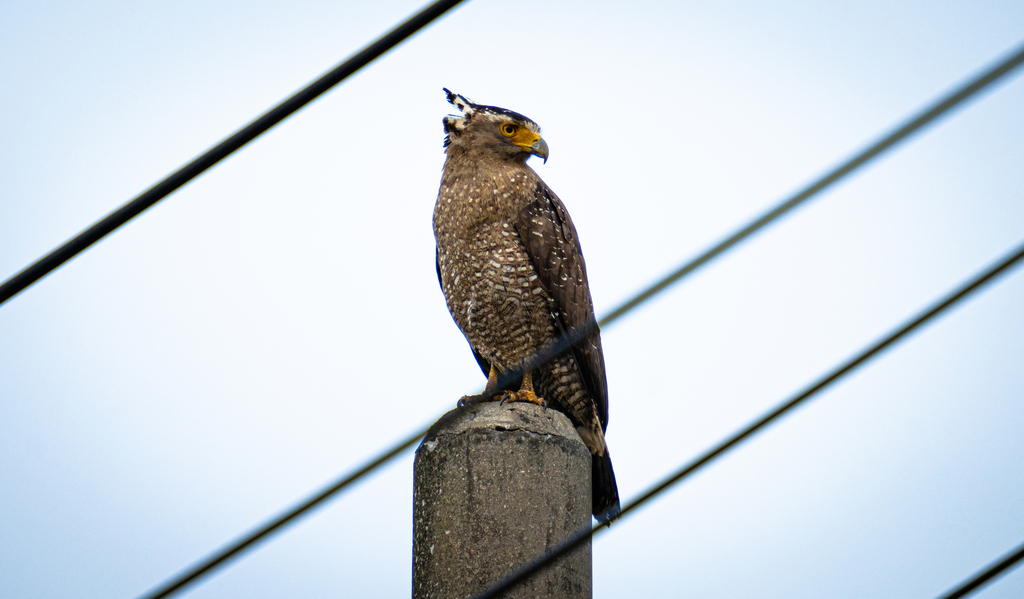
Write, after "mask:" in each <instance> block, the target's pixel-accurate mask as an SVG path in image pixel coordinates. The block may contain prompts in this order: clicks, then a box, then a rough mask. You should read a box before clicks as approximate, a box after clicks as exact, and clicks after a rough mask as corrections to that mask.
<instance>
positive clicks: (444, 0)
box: [0, 0, 463, 305]
mask: <svg viewBox="0 0 1024 599" xmlns="http://www.w3.org/2000/svg"><path fill="white" fill-rule="evenodd" d="M461 2H463V0H437V1H436V2H434V3H433V4H431V5H429V6H427V7H425V8H423V9H422V10H421V11H420V12H418V13H416V14H414V15H413V16H411V17H409V18H408V19H407V20H406V21H405V22H403V23H401V24H400V25H398V26H397V27H395V28H394V29H392V30H391V31H389V32H387V33H385V34H384V35H383V36H381V37H380V38H378V39H377V41H375V42H373V43H372V44H370V45H369V46H366V47H365V48H363V49H362V50H360V51H359V52H356V53H355V54H353V55H352V56H351V57H349V58H348V60H346V61H345V62H343V63H341V64H339V65H338V66H336V67H334V68H333V69H331V70H330V71H328V72H327V73H326V74H324V75H322V76H321V77H320V78H319V79H317V80H316V81H313V82H312V83H310V84H309V85H307V86H306V87H304V88H302V89H301V90H299V91H297V92H296V93H295V94H294V95H292V96H291V97H290V98H288V99H286V100H284V101H283V102H281V103H280V104H278V105H277V106H275V107H273V108H271V109H270V110H268V111H267V112H265V113H263V115H262V116H260V117H258V118H257V119H256V120H254V121H252V122H251V123H249V124H248V125H246V126H245V127H242V128H241V129H239V130H238V131H236V132H235V133H233V134H232V135H231V136H230V137H228V138H226V139H224V140H223V141H221V142H220V143H218V144H217V145H215V146H214V147H212V148H210V149H209V150H207V151H206V152H205V153H204V154H202V155H201V156H199V157H198V158H196V159H195V160H193V161H192V162H189V163H188V164H186V165H185V166H183V167H181V168H179V169H178V170H177V171H175V172H173V173H171V174H170V175H168V176H167V177H166V178H164V179H163V180H162V181H160V182H159V183H157V184H156V185H154V186H153V187H150V188H149V189H147V190H146V191H144V192H142V193H141V194H139V195H138V196H136V197H135V198H134V199H133V200H131V201H129V202H128V203H127V204H125V205H123V206H121V207H120V208H118V209H117V210H115V211H113V212H111V213H110V214H108V215H107V216H105V217H104V218H103V219H101V220H99V221H98V222H96V223H95V224H93V225H92V226H91V227H89V228H88V229H86V230H84V231H82V232H81V233H79V234H78V235H76V236H75V237H73V238H71V239H70V240H68V241H67V242H65V243H64V245H62V246H60V247H58V248H57V249H55V250H53V251H52V252H50V253H49V254H47V255H45V256H43V257H42V258H40V259H39V260H37V261H36V262H34V263H33V264H31V265H29V266H28V267H26V268H25V269H24V270H22V271H21V272H19V273H18V274H16V275H14V276H13V277H11V278H10V279H7V280H6V281H4V283H3V284H2V285H0V305H2V304H3V303H4V302H6V301H7V300H9V299H11V298H12V297H14V296H15V295H17V294H18V293H20V292H21V291H23V290H24V289H25V288H27V287H28V286H30V285H32V284H33V283H35V282H36V281H38V280H39V279H41V278H43V277H45V276H46V275H48V274H49V273H50V272H51V271H53V270H55V269H56V268H58V267H60V266H61V265H62V264H64V263H65V262H67V261H68V260H70V259H72V258H74V257H75V256H77V255H78V254H79V253H80V252H82V251H84V250H86V249H87V248H88V247H89V246H91V245H92V244H94V243H96V242H97V241H99V240H100V239H103V238H104V237H106V236H107V235H109V234H110V233H112V232H113V231H114V230H115V229H117V228H118V227H120V226H121V225H123V224H125V223H127V222H128V221H130V220H131V219H133V218H135V217H136V216H138V215H139V214H142V212H144V211H145V210H147V209H148V208H150V207H152V206H153V205H154V204H156V203H157V202H159V201H160V200H162V199H164V198H165V197H167V196H169V195H170V194H172V193H174V192H175V191H176V190H177V189H178V188H180V187H181V186H183V185H185V184H186V183H188V182H189V181H191V180H192V179H194V178H196V177H198V176H199V175H200V174H202V173H203V172H204V171H206V170H207V169H209V168H210V167H212V166H214V165H215V164H217V163H218V162H220V161H221V160H223V159H225V158H227V157H228V156H229V155H230V154H232V153H233V152H235V151H236V150H238V149H239V148H241V147H242V146H244V145H245V144H247V143H249V142H250V141H252V140H254V139H256V138H257V137H259V136H260V135H262V134H263V133H265V132H266V131H267V130H269V129H270V128H271V127H273V126H274V125H277V124H278V123H280V122H281V121H283V120H284V119H286V118H288V117H289V116H291V115H292V114H294V113H295V112H297V111H298V110H299V109H301V108H302V107H304V106H305V105H306V104H309V103H310V102H312V101H313V100H315V99H316V98H318V97H319V96H321V95H322V94H324V93H325V92H326V91H327V90H329V89H331V88H332V87H334V86H335V85H337V84H339V83H341V82H342V81H344V80H345V79H346V78H348V77H349V76H350V75H352V74H353V73H355V72H356V71H358V70H359V69H361V68H363V67H364V66H366V65H367V64H369V63H370V62H372V61H373V60H375V59H377V58H378V57H380V56H381V55H382V54H384V53H385V52H387V51H388V50H390V49H391V48H394V47H395V46H397V45H398V44H400V43H401V42H403V41H405V39H406V38H408V37H409V36H411V35H412V34H414V33H416V32H417V31H419V30H420V29H422V28H424V27H426V26H427V25H429V24H430V23H431V22H432V21H434V20H435V19H437V18H438V17H440V16H441V15H443V14H444V13H446V12H448V11H449V10H451V9H452V8H454V7H455V6H456V5H458V4H460V3H461Z"/></svg>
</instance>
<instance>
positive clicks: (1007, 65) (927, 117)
mask: <svg viewBox="0 0 1024 599" xmlns="http://www.w3.org/2000/svg"><path fill="white" fill-rule="evenodd" d="M1022 62H1024V44H1022V45H1021V46H1020V47H1018V48H1017V49H1016V50H1013V51H1012V52H1011V53H1010V54H1009V55H1008V56H1007V57H1006V58H1004V59H1002V60H1000V61H999V62H997V63H996V64H994V65H992V66H990V67H989V68H987V69H985V70H984V71H982V72H981V73H980V74H978V75H975V76H974V77H973V78H972V79H970V80H968V81H967V82H966V83H963V84H961V85H960V87H958V88H956V89H954V90H953V91H951V92H949V93H947V94H946V95H945V96H943V97H942V98H940V99H939V100H936V101H935V102H934V103H932V104H931V105H930V106H928V107H927V108H925V109H923V110H921V111H920V112H918V113H917V114H916V115H914V116H912V117H911V118H909V119H907V120H906V121H904V122H903V124H901V125H899V126H898V127H897V128H896V129H894V130H892V131H891V132H890V133H888V134H886V135H885V136H884V137H882V138H881V139H879V140H878V141H876V142H875V143H873V144H871V145H870V146H868V147H867V148H865V149H864V150H862V151H860V152H859V153H857V154H855V155H854V156H852V157H851V158H849V159H847V160H846V161H845V162H843V163H842V164H840V165H839V166H837V167H835V168H834V169H832V170H831V171H829V172H828V173H826V174H825V175H824V176H822V177H821V178H819V179H818V180H817V181H815V182H813V183H811V184H810V185H808V186H807V187H805V188H804V189H802V190H800V191H799V192H797V193H796V194H795V195H793V196H792V197H790V198H787V199H786V200H785V201H784V202H782V203H781V204H779V205H778V206H776V207H774V208H772V209H771V210H769V211H768V212H765V213H764V214H762V215H761V216H760V217H758V218H757V219H755V220H754V221H752V222H751V223H750V224H748V225H747V226H745V227H743V228H742V229H739V230H738V231H736V232H735V233H733V234H732V235H730V236H728V237H726V238H725V239H723V240H722V241H720V242H718V243H717V244H715V245H714V246H712V247H711V248H710V249H708V250H706V251H705V252H704V253H703V254H701V255H700V256H697V257H696V258H694V259H693V260H691V261H689V262H687V263H686V264H684V265H682V266H680V267H679V268H678V269H676V270H675V271H673V272H672V273H670V274H669V275H667V276H666V277H664V278H663V279H661V280H660V281H658V282H657V283H655V284H654V285H651V286H650V287H648V288H647V289H646V290H644V291H643V292H642V293H639V294H637V295H636V296H635V297H633V298H632V299H630V300H629V301H627V302H625V303H623V304H622V305H621V306H619V307H618V308H616V309H614V310H612V312H611V313H610V314H608V315H607V316H605V317H604V318H603V319H602V320H601V323H600V324H601V325H605V324H608V323H610V322H612V321H615V320H617V319H618V318H619V317H621V316H622V315H624V314H625V313H627V312H629V311H630V310H632V309H633V308H635V307H637V306H638V305H640V304H642V303H644V302H646V301H647V300H649V299H650V298H651V297H653V296H655V295H657V294H658V293H660V292H661V291H662V290H664V289H665V288H666V287H669V286H670V285H672V284H673V283H675V282H676V281H678V280H679V279H681V278H682V277H684V276H686V275H688V274H690V273H691V272H693V271H695V270H697V269H698V268H700V267H701V266H703V265H704V264H705V263H707V262H710V261H711V260H714V259H715V258H717V257H718V256H719V254H722V253H724V252H725V251H727V250H729V249H731V248H732V247H733V246H735V245H736V244H738V243H739V242H741V241H743V240H744V239H746V238H747V237H749V236H750V235H752V234H754V233H756V232H757V231H758V230H759V229H761V228H763V227H765V226H766V225H768V224H769V223H771V222H772V221H774V220H775V219H777V218H779V217H780V216H782V215H784V214H785V213H787V212H789V211H790V210H792V209H793V208H796V207H797V206H799V205H800V204H802V203H804V202H806V201H807V200H809V199H811V198H812V197H814V196H816V195H817V194H818V193H820V192H821V191H823V190H825V189H826V188H828V187H831V186H832V184H834V183H836V182H837V181H839V180H840V179H842V178H843V177H845V176H846V175H849V174H850V173H852V172H853V171H855V170H857V169H858V168H860V167H861V166H863V165H864V164H866V163H868V162H870V161H871V160H872V159H874V158H876V157H878V156H879V155H880V154H882V153H884V152H885V151H886V150H888V149H889V148H892V147H893V146H895V145H896V144H898V143H900V142H901V141H903V140H904V139H906V138H908V137H910V136H911V135H913V134H914V133H917V132H918V131H920V130H921V129H922V128H924V127H925V126H926V125H929V124H931V123H932V122H934V121H935V120H936V119H938V118H939V117H941V116H944V115H945V114H946V113H948V112H949V111H951V110H952V109H954V108H956V107H958V106H959V105H961V104H963V102H964V101H965V100H967V99H968V98H970V97H971V96H973V95H975V94H977V93H978V92H980V91H982V90H983V89H985V88H987V87H988V86H990V85H991V84H993V83H995V82H996V81H998V80H999V79H1001V78H1002V77H1004V76H1006V75H1007V74H1009V73H1010V72H1011V71H1013V70H1014V69H1016V68H1017V67H1019V66H1020V65H1021V63H1022Z"/></svg>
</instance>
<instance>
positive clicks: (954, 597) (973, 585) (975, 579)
mask: <svg viewBox="0 0 1024 599" xmlns="http://www.w3.org/2000/svg"><path fill="white" fill-rule="evenodd" d="M1022 559H1024V544H1021V545H1019V546H1018V547H1017V548H1016V549H1014V550H1013V551H1011V552H1010V553H1008V554H1006V555H1005V556H1003V557H1002V558H1001V559H999V561H997V562H995V563H993V564H990V565H989V566H988V567H986V568H985V569H984V570H982V571H981V572H978V573H977V574H975V575H974V576H972V577H971V578H970V579H969V580H965V581H963V582H962V583H960V585H959V586H957V587H956V588H955V589H950V590H949V591H948V592H947V593H946V594H945V595H942V596H941V597H939V598H938V599H960V597H966V596H968V595H971V594H973V593H974V591H976V590H978V589H980V588H981V587H983V586H985V585H986V584H988V583H990V582H992V580H994V579H995V578H998V577H999V576H1002V575H1003V574H1005V573H1006V572H1007V571H1008V570H1010V569H1012V568H1014V567H1016V566H1017V565H1018V562H1019V561H1020V560H1022Z"/></svg>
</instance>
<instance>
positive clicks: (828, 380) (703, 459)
mask: <svg viewBox="0 0 1024 599" xmlns="http://www.w3.org/2000/svg"><path fill="white" fill-rule="evenodd" d="M1022 258H1024V243H1021V244H1020V245H1019V246H1017V248H1016V249H1014V250H1013V251H1012V252H1010V253H1009V254H1008V255H1006V256H1005V257H1003V258H1001V259H1000V260H999V261H998V262H996V263H994V264H993V265H991V266H989V267H988V268H986V269H985V270H984V271H982V272H981V273H980V274H978V275H976V276H975V277H973V278H971V279H970V280H969V281H967V282H966V283H964V284H963V285H961V286H960V287H959V288H957V289H955V290H953V291H951V292H950V293H948V294H947V295H946V296H945V297H943V298H941V299H939V300H937V301H936V302H935V303H933V304H932V305H931V306H930V307H928V308H926V309H925V310H924V311H922V312H920V313H919V314H918V315H917V316H914V317H913V318H911V319H910V320H908V321H907V322H905V323H904V324H903V325H901V326H899V327H898V328H896V329H895V330H893V331H892V332H891V333H889V334H887V335H886V336H884V337H882V338H881V339H880V340H878V341H876V342H875V343H874V344H872V345H871V346H869V347H868V348H867V349H865V350H863V351H862V352H861V353H859V354H857V355H856V356H854V357H853V358H851V359H850V360H848V361H847V362H845V363H844V364H842V365H840V366H838V367H836V368H835V369H834V370H832V371H831V372H829V373H828V374H826V375H825V376H823V377H822V378H820V379H818V380H817V381H815V382H814V383H812V384H811V385H809V386H807V387H806V388H805V389H804V390H803V391H801V392H799V393H797V394H796V395H795V396H794V397H792V398H791V399H789V400H787V401H785V402H783V403H782V404H780V405H779V406H778V407H776V408H774V409H773V410H771V411H770V412H768V413H767V414H765V415H763V416H762V417H760V418H758V419H757V420H755V421H754V422H752V423H751V424H749V425H747V426H746V427H744V428H743V429H741V430H740V431H738V432H736V433H734V434H733V435H732V436H730V437H728V438H726V439H725V440H723V441H722V442H720V443H719V444H718V445H716V446H714V447H712V448H711V449H709V450H708V451H707V452H705V453H704V454H702V455H701V456H700V457H698V458H696V459H694V460H693V461H691V462H689V463H687V464H685V465H684V466H683V467H681V468H680V469H679V470H677V471H676V472H674V473H673V474H671V475H669V476H668V477H666V478H665V479H664V480H662V481H661V482H659V483H658V484H656V485H654V486H653V487H651V488H650V489H648V490H647V491H646V492H645V493H644V494H643V495H641V496H639V497H638V498H636V499H634V500H633V501H631V502H630V503H628V504H627V505H626V506H625V507H624V508H622V511H621V512H619V514H618V516H615V517H614V518H613V519H612V520H608V521H605V522H599V524H597V525H595V526H594V527H593V528H591V527H589V526H588V527H584V528H581V529H578V530H576V531H575V532H573V533H571V534H569V535H568V536H566V537H565V538H564V539H562V540H561V541H559V542H558V543H556V544H555V545H553V546H551V547H550V548H549V549H548V550H547V551H545V552H543V553H542V554H540V555H539V556H537V557H535V558H534V559H532V560H530V561H529V562H527V563H526V564H525V565H523V566H520V567H519V568H517V569H516V570H514V571H513V572H512V573H510V574H508V575H506V576H505V577H503V578H501V579H500V580H499V581H498V582H496V583H494V584H492V585H491V586H489V587H487V589H485V590H484V591H483V592H482V593H480V594H479V595H474V598H473V599H490V598H491V597H496V596H497V595H498V594H500V593H502V592H504V591H507V590H508V589H510V588H511V587H512V586H513V585H515V584H516V583H518V582H520V581H522V580H524V579H526V578H528V577H529V576H531V575H532V574H533V573H535V572H536V571H538V570H540V569H541V568H543V567H545V566H547V565H548V564H550V563H551V562H553V561H554V560H556V559H558V558H559V557H560V556H562V555H564V554H566V553H568V552H569V551H572V550H573V549H575V548H576V547H578V546H580V545H582V544H583V543H586V542H587V541H589V540H590V538H591V537H593V536H594V535H595V534H597V533H598V532H599V531H601V530H603V529H604V528H606V527H608V526H610V525H611V522H612V521H614V520H618V519H621V518H623V517H625V516H626V515H627V514H629V513H630V512H632V511H634V510H636V509H637V508H639V507H640V506H642V505H643V504H645V503H647V502H648V501H650V500H651V499H653V498H655V497H657V496H658V495H660V494H661V493H663V492H664V491H665V490H667V489H668V488H670V487H672V486H673V485H675V484H677V483H678V482H679V481H681V480H683V479H684V478H686V477H687V476H689V475H691V474H693V473H694V472H696V471H697V470H700V469H701V468H703V467H704V466H706V465H707V464H709V463H711V462H712V461H714V460H715V459H716V458H718V457H720V456H721V455H722V454H724V453H726V452H727V451H729V450H730V449H732V448H734V447H736V446H737V445H739V444H740V443H742V442H743V441H745V440H747V439H749V438H750V437H751V436H753V435H754V434H755V433H757V432H759V431H760V430H762V429H763V428H765V427H766V426H768V425H769V424H771V423H773V422H775V421H776V420H778V419H779V418H781V417H782V416H783V415H785V414H787V413H789V412H791V411H792V410H793V409H794V408H796V407H797V406H799V405H801V404H803V403H804V402H805V401H807V400H808V399H810V398H811V397H813V396H814V395H815V394H817V393H818V392H819V391H821V390H823V389H825V388H826V387H828V386H830V385H831V384H832V383H834V382H836V381H837V380H839V379H841V378H842V377H844V376H846V375H847V374H849V373H850V372H852V371H854V370H855V369H857V368H858V367H860V366H861V365H863V364H864V363H866V362H867V361H868V360H870V359H871V358H873V357H875V356H876V355H878V354H879V353H881V352H882V351H884V350H885V349H887V348H889V347H890V346H891V345H893V344H894V343H896V342H897V341H899V340H900V339H902V338H903V337H905V336H906V335H908V334H909V333H911V332H913V331H915V330H917V329H918V328H920V327H921V326H922V325H923V324H925V323H926V322H928V321H929V320H931V319H932V318H934V317H935V316H937V315H939V314H941V313H942V312H943V311H945V310H946V309H948V308H949V307H950V306H953V305H954V304H956V303H957V302H959V301H960V300H962V299H963V298H965V297H967V296H968V295H970V294H971V293H972V292H974V291H976V290H977V289H978V288H979V287H981V286H982V285H984V284H985V283H988V282H990V281H991V280H992V279H994V278H995V277H997V276H999V275H1001V274H1004V273H1005V272H1007V270H1008V269H1009V268H1010V267H1011V266H1014V265H1016V264H1017V263H1018V262H1020V260H1021V259H1022ZM598 520H599V521H600V520H601V519H600V518H599V519H598Z"/></svg>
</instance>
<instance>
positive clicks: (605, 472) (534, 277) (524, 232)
mask: <svg viewBox="0 0 1024 599" xmlns="http://www.w3.org/2000/svg"><path fill="white" fill-rule="evenodd" d="M444 91H445V93H446V94H447V95H448V101H449V102H450V103H451V104H453V105H454V106H455V107H456V108H458V109H459V110H460V111H461V113H462V114H461V115H449V116H446V117H445V118H444V130H445V141H444V145H445V153H446V160H445V164H444V172H443V174H442V177H441V189H440V192H439V193H438V196H437V204H436V205H435V207H434V235H435V237H436V240H437V276H438V279H439V281H440V283H441V289H442V291H443V292H444V296H445V299H446V301H447V303H448V310H449V311H450V312H451V314H452V317H453V318H454V319H455V322H456V324H458V326H459V328H460V329H462V332H463V334H465V336H466V339H467V340H468V341H469V345H470V347H471V348H472V350H473V354H474V355H475V357H476V360H477V362H478V363H479V364H480V368H481V369H482V370H483V371H484V374H485V375H487V377H488V378H487V388H486V390H485V392H484V394H483V395H482V396H477V397H475V398H472V397H471V398H465V399H468V400H470V401H473V400H475V399H482V398H486V397H493V396H494V394H495V393H497V392H499V391H504V393H503V394H500V393H499V394H498V395H499V396H503V397H504V399H505V400H506V401H531V402H534V403H544V404H546V405H548V406H549V407H552V408H555V409H557V410H559V411H561V412H563V413H565V414H566V416H568V417H569V420H570V421H571V422H572V423H573V425H574V426H575V427H576V430H577V432H578V433H579V435H580V438H581V439H582V440H583V442H584V444H586V446H587V448H588V449H589V450H590V453H591V454H592V455H593V465H592V473H593V513H594V515H596V516H597V517H598V518H601V519H604V518H607V517H610V516H612V515H614V514H615V513H616V512H617V511H618V507H619V498H618V490H617V487H616V483H615V474H614V472H613V471H612V463H611V458H610V456H609V454H608V447H607V445H606V443H605V438H604V433H605V430H606V428H607V426H608V388H607V383H606V381H605V371H604V356H603V353H602V351H601V336H600V332H598V331H596V330H595V331H594V332H593V333H591V334H590V335H588V336H587V337H585V338H584V339H583V340H581V341H580V342H579V343H577V344H576V345H574V346H573V347H572V348H571V349H570V350H568V351H565V352H563V353H561V354H560V355H558V356H556V357H555V358H553V359H551V360H549V361H548V362H546V363H545V364H543V365H541V366H538V367H537V368H535V369H534V370H533V371H528V372H526V373H525V374H524V375H523V377H522V379H521V381H516V382H515V383H514V384H513V385H510V386H509V388H507V389H498V388H497V387H498V385H499V383H498V376H499V373H503V372H507V371H509V370H511V369H513V368H515V367H516V366H518V365H519V363H520V362H521V361H522V360H523V359H524V358H527V357H528V356H530V355H531V354H533V353H534V352H536V351H537V350H538V349H540V348H541V347H543V346H544V345H545V344H546V343H549V342H551V341H552V340H554V339H555V338H557V337H558V336H559V335H560V334H562V333H564V332H566V331H568V330H570V329H572V327H578V326H581V325H585V324H586V323H588V322H589V321H591V320H592V319H593V316H594V308H593V303H592V301H591V298H590V288H589V285H588V283H587V270H586V265H585V264H584V261H583V254H582V252H581V250H580V243H579V240H578V238H577V235H576V228H575V226H573V223H572V220H571V219H570V218H569V213H568V212H567V211H566V209H565V206H564V205H563V204H562V202H561V200H559V199H558V196H556V195H555V193H554V192H553V191H551V189H550V188H549V187H548V186H547V185H546V184H545V183H544V182H543V181H542V180H541V179H540V177H539V176H537V173H535V172H534V171H533V169H531V168H530V167H529V166H528V165H527V164H526V161H527V159H528V158H529V157H530V156H539V157H541V158H543V159H544V160H545V161H547V157H548V146H547V143H546V142H545V141H544V139H543V138H542V137H541V136H540V127H538V125H537V124H536V123H535V122H533V121H532V120H530V119H528V118H526V117H525V116H523V115H521V114H519V113H516V112H512V111H510V110H505V109H503V108H497V107H495V106H484V105H481V104H474V103H473V102H470V101H469V100H468V99H466V98H465V97H463V96H460V95H458V94H455V93H452V92H450V91H448V90H447V89H446V90H444ZM538 394H539V397H538Z"/></svg>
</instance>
